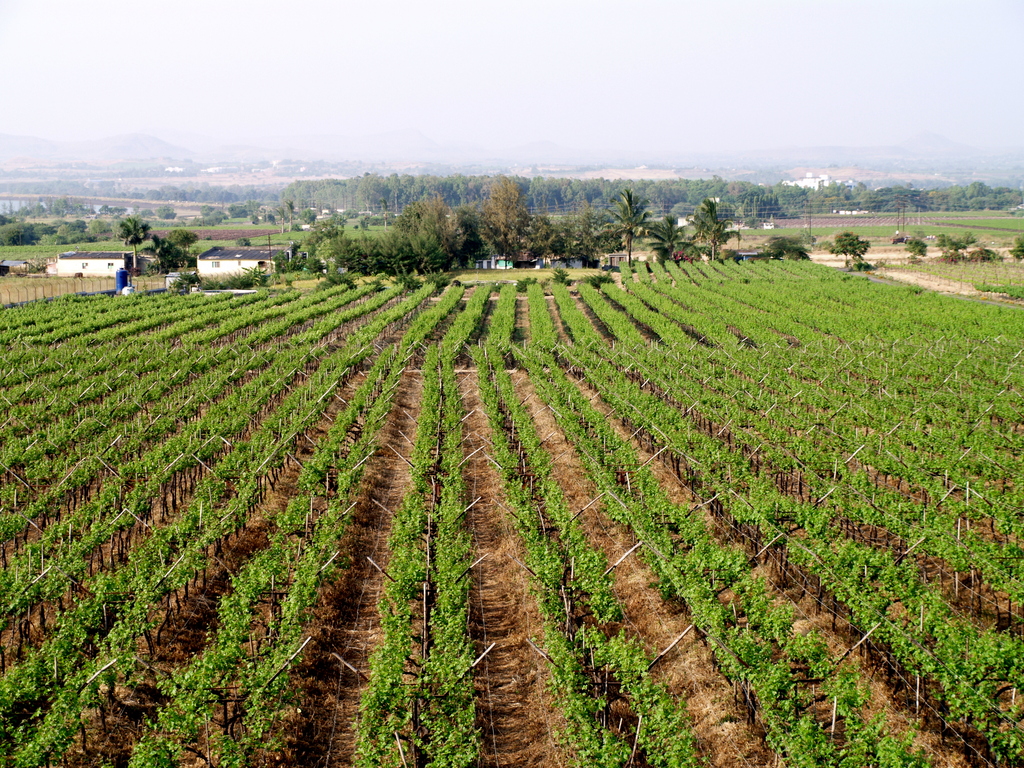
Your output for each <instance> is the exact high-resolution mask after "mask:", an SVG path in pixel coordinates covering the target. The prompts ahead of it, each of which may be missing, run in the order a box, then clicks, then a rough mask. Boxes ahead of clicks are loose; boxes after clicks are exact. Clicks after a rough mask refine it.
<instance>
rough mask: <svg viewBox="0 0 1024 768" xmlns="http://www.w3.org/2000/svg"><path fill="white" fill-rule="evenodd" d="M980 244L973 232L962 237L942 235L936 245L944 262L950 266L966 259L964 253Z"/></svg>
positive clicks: (937, 239)
mask: <svg viewBox="0 0 1024 768" xmlns="http://www.w3.org/2000/svg"><path fill="white" fill-rule="evenodd" d="M977 242H978V238H977V236H975V234H974V233H973V232H965V233H964V234H962V235H947V234H946V233H942V234H941V235H939V236H938V237H937V238H936V239H935V244H936V245H937V246H938V247H939V250H940V251H942V260H943V261H946V262H949V263H950V264H956V263H958V262H960V261H963V259H964V251H966V250H967V249H968V248H970V247H971V246H972V245H974V244H975V243H977Z"/></svg>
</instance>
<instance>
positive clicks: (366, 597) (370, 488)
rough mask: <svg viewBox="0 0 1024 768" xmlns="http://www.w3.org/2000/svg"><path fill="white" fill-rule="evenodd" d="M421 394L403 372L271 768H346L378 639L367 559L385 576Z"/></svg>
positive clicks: (378, 584) (320, 606)
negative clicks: (342, 566)
mask: <svg viewBox="0 0 1024 768" xmlns="http://www.w3.org/2000/svg"><path fill="white" fill-rule="evenodd" d="M421 390H422V380H421V378H420V374H419V372H414V371H406V373H405V374H404V375H403V378H402V382H401V384H400V385H399V389H398V392H397V393H396V396H395V407H394V408H393V409H392V412H391V414H390V416H389V418H388V422H387V424H386V425H385V426H384V428H383V430H382V433H381V443H380V445H381V448H380V449H379V450H378V451H377V453H376V454H375V455H374V456H373V458H372V459H371V460H370V462H369V463H368V466H367V468H366V472H365V473H364V476H363V482H362V490H361V493H360V496H359V500H358V502H357V504H356V506H355V508H354V509H353V510H352V512H351V520H350V522H349V524H348V530H347V531H346V533H345V536H344V538H343V540H342V542H341V546H340V547H339V549H340V551H342V552H346V553H348V554H349V561H348V567H347V568H346V569H345V570H344V571H342V573H341V575H340V576H339V577H338V578H337V579H335V580H334V581H332V582H331V583H330V584H328V585H326V587H325V588H323V589H322V591H321V595H320V599H319V601H318V602H317V605H316V607H315V609H314V611H313V618H312V620H311V621H310V623H309V626H308V630H307V632H308V634H309V636H311V637H312V638H313V642H312V643H311V644H310V647H309V649H308V650H307V652H306V653H305V654H304V656H303V660H302V662H301V663H300V664H299V665H298V666H297V667H296V668H295V670H294V671H293V672H292V684H293V686H294V688H295V690H296V691H297V692H298V694H297V697H296V699H297V702H298V707H297V710H296V712H295V713H294V715H293V716H292V718H291V719H290V721H289V722H287V723H285V724H284V726H283V728H282V730H283V732H284V733H283V735H284V739H285V746H284V749H283V750H281V752H280V753H279V754H278V755H277V764H278V765H295V766H310V767H312V766H323V767H324V768H328V767H330V766H349V765H352V762H353V758H354V754H355V744H356V730H355V728H356V723H357V720H358V716H359V705H360V701H361V699H362V692H363V689H364V687H365V682H366V676H367V675H368V674H369V658H370V654H371V652H372V651H373V649H374V648H375V647H376V646H377V645H378V643H379V642H380V640H381V630H380V616H379V614H378V612H377V604H378V602H379V601H380V596H381V594H382V593H383V589H384V584H383V580H384V576H383V575H382V574H381V572H380V571H379V570H377V568H375V567H374V566H373V564H372V563H371V562H370V560H369V558H372V559H373V561H374V562H376V563H377V564H378V565H379V566H380V567H381V568H382V569H385V570H386V569H387V556H388V546H387V540H388V535H389V533H390V530H391V518H392V515H393V512H394V510H396V509H397V508H398V506H399V505H400V504H401V502H402V498H403V497H404V496H405V494H406V492H407V491H408V489H409V488H410V487H411V485H412V481H411V478H410V475H409V464H408V463H407V459H408V458H409V457H410V455H411V449H412V443H411V442H410V440H411V439H412V436H413V435H414V434H415V431H416V419H417V416H418V414H419V401H420V392H421ZM342 660H344V663H343V662H342ZM346 665H351V667H352V668H354V669H355V670H357V672H353V671H352V669H350V668H349V666H346Z"/></svg>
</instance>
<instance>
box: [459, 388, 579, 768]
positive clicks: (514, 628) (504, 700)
mask: <svg viewBox="0 0 1024 768" xmlns="http://www.w3.org/2000/svg"><path fill="white" fill-rule="evenodd" d="M460 387H461V390H462V398H463V403H464V405H465V408H466V411H467V412H469V416H468V417H467V418H466V421H465V431H466V435H467V437H466V439H465V451H466V454H467V455H472V457H471V458H470V459H469V460H468V461H467V462H466V467H465V471H466V482H467V486H468V491H469V495H470V500H471V501H472V500H476V499H479V501H477V503H476V504H474V505H473V507H472V508H471V509H470V510H469V512H468V513H467V515H466V524H467V525H468V526H469V528H470V529H471V530H472V532H473V545H474V552H473V559H474V560H476V559H477V558H479V557H483V556H486V557H487V559H486V560H484V561H483V562H481V563H480V564H479V565H477V566H476V567H475V568H474V569H473V585H472V587H471V589H470V596H469V599H470V628H469V631H470V634H471V635H472V636H473V638H474V640H475V641H476V644H477V647H478V649H479V651H480V652H483V650H484V649H486V648H487V647H488V646H489V645H490V644H491V643H495V644H496V645H495V647H494V650H492V651H491V652H490V653H489V654H488V655H487V656H486V657H485V658H484V660H483V661H482V662H481V663H480V665H479V666H478V667H477V668H476V670H474V681H475V685H476V698H477V705H476V707H477V726H478V727H479V728H480V732H481V734H482V736H483V738H482V740H481V745H482V746H481V754H480V761H479V763H478V765H479V766H480V767H481V768H492V767H494V768H498V767H499V766H507V767H508V768H528V767H529V766H537V767H538V768H539V767H540V766H563V765H565V759H564V756H563V755H562V750H561V748H560V747H559V746H558V743H557V741H556V738H555V735H554V732H555V731H556V730H558V729H559V728H560V726H561V716H560V714H559V713H558V712H557V710H556V709H555V708H554V707H553V706H552V702H551V700H550V696H549V694H548V691H547V681H548V673H547V668H546V666H545V664H544V662H543V660H542V659H541V658H540V657H539V656H538V655H537V654H536V653H535V652H534V651H533V649H532V648H530V645H529V643H528V642H527V638H537V637H540V636H541V635H542V634H543V621H542V619H541V617H540V614H539V612H538V610H537V606H536V602H535V601H534V599H533V596H532V595H531V594H530V585H529V582H528V578H527V576H526V573H525V571H523V569H522V568H521V567H520V566H518V565H517V564H516V563H515V561H514V560H512V558H513V557H514V558H516V559H518V560H519V561H520V562H522V561H525V560H526V555H525V553H524V552H523V550H522V545H521V543H520V541H519V538H518V536H517V535H516V533H515V531H514V530H513V528H512V526H511V524H510V523H509V521H508V519H507V517H506V515H505V513H504V512H503V511H502V509H501V506H499V503H500V502H501V487H500V479H499V478H498V476H497V473H496V472H495V471H494V468H493V466H492V465H491V463H490V460H489V459H488V457H487V455H486V452H487V451H488V447H489V445H490V435H491V432H490V424H489V423H488V420H487V416H486V415H485V414H484V412H483V404H482V403H481V401H480V397H479V394H478V389H477V376H476V373H475V372H472V373H466V374H463V375H462V379H461V382H460ZM478 449H482V450H479V451H478ZM474 451H478V452H476V453H474Z"/></svg>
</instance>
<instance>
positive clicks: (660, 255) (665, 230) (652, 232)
mask: <svg viewBox="0 0 1024 768" xmlns="http://www.w3.org/2000/svg"><path fill="white" fill-rule="evenodd" d="M647 238H648V239H649V240H651V250H652V251H654V255H655V256H656V257H657V259H658V261H659V262H662V263H664V262H665V260H666V259H671V258H672V257H673V254H675V252H676V251H680V250H682V249H683V247H684V246H685V245H686V243H687V237H686V227H680V226H679V219H678V217H676V216H672V215H669V216H666V217H665V218H663V219H662V220H661V221H656V222H654V223H653V224H651V225H650V226H649V227H648V228H647Z"/></svg>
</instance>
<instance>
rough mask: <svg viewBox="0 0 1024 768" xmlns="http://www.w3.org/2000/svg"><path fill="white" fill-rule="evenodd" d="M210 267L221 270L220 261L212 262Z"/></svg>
mask: <svg viewBox="0 0 1024 768" xmlns="http://www.w3.org/2000/svg"><path fill="white" fill-rule="evenodd" d="M210 266H211V267H213V268H214V269H220V262H219V261H211V262H210Z"/></svg>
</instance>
